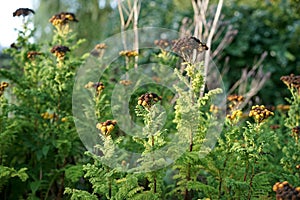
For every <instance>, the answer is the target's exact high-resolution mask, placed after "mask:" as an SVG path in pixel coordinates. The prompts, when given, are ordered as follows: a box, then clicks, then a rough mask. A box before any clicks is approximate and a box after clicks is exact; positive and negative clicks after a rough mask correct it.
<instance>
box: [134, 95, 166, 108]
mask: <svg viewBox="0 0 300 200" xmlns="http://www.w3.org/2000/svg"><path fill="white" fill-rule="evenodd" d="M161 99H162V97H160V96H158V95H157V94H155V93H153V92H151V93H146V94H143V95H141V96H140V97H139V98H138V105H142V106H143V107H145V108H148V109H149V108H150V107H151V106H152V105H154V104H155V103H157V102H158V101H160V100H161Z"/></svg>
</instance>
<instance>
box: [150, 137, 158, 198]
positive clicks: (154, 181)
mask: <svg viewBox="0 0 300 200" xmlns="http://www.w3.org/2000/svg"><path fill="white" fill-rule="evenodd" d="M151 140H152V141H151V145H152V149H153V148H154V144H155V142H154V136H153V135H152V136H151ZM152 160H153V163H154V161H155V160H154V158H153V159H152ZM156 181H157V180H156V173H155V172H154V174H153V193H156V190H157V189H156V187H157V186H156V184H157V183H156Z"/></svg>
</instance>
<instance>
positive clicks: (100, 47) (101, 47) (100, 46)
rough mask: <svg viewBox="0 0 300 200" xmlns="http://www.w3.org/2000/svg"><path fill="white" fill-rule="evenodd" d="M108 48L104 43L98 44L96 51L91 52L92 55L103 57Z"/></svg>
mask: <svg viewBox="0 0 300 200" xmlns="http://www.w3.org/2000/svg"><path fill="white" fill-rule="evenodd" d="M106 48H107V46H106V44H104V43H100V44H97V45H96V46H95V47H94V49H93V50H92V51H91V55H93V56H96V57H101V56H102V55H103V53H104V52H103V51H104V49H106Z"/></svg>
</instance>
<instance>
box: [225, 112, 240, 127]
mask: <svg viewBox="0 0 300 200" xmlns="http://www.w3.org/2000/svg"><path fill="white" fill-rule="evenodd" d="M242 116H243V112H242V111H241V110H233V111H232V112H231V115H229V114H228V115H227V116H226V117H227V118H228V119H229V120H230V121H231V122H232V123H233V124H236V123H237V122H238V121H239V120H240V118H241V117H242Z"/></svg>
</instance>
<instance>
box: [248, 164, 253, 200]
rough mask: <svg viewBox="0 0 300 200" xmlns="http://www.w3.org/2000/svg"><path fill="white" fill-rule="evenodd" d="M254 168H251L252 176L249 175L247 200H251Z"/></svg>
mask: <svg viewBox="0 0 300 200" xmlns="http://www.w3.org/2000/svg"><path fill="white" fill-rule="evenodd" d="M254 163H255V161H254ZM254 168H255V166H254V165H253V167H252V174H251V178H250V183H249V193H248V200H251V195H252V192H251V191H252V186H253V178H254V176H255V174H254Z"/></svg>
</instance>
